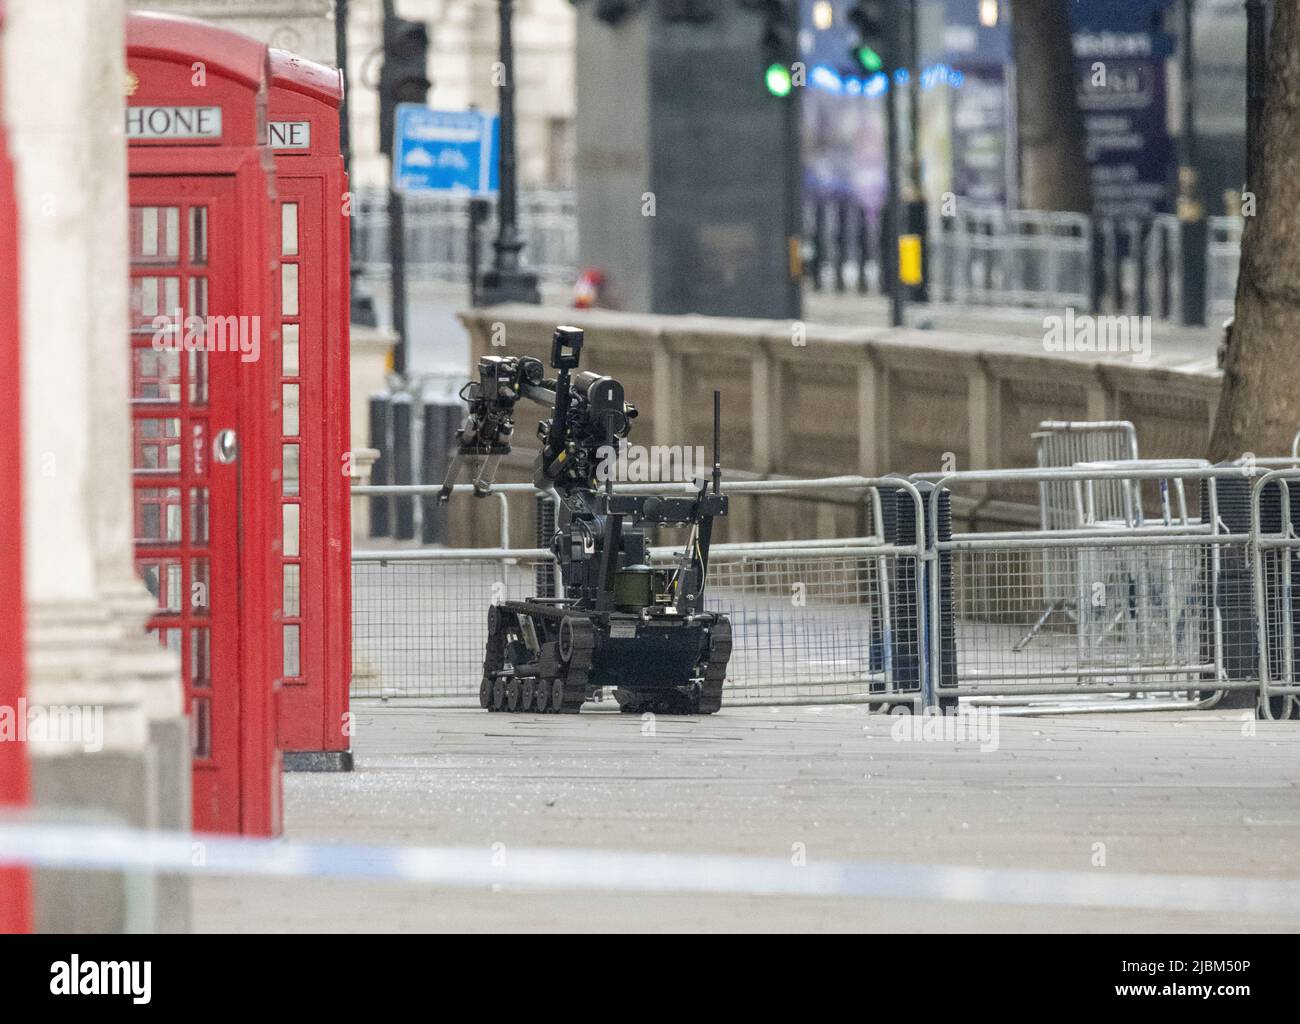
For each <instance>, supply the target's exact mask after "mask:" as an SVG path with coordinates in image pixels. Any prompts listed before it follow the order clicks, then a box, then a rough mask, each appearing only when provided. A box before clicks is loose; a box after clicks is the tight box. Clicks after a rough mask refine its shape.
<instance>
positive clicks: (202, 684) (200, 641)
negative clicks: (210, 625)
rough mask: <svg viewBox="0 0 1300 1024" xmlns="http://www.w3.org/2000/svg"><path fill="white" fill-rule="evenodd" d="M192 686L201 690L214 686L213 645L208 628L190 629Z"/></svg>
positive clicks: (196, 627) (195, 627)
mask: <svg viewBox="0 0 1300 1024" xmlns="http://www.w3.org/2000/svg"><path fill="white" fill-rule="evenodd" d="M190 685H192V686H195V687H198V688H199V689H206V688H207V687H209V686H211V685H212V645H211V637H210V636H209V634H208V629H207V627H206V626H194V627H192V628H191V629H190Z"/></svg>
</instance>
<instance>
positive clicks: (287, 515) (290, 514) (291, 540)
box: [281, 504, 298, 558]
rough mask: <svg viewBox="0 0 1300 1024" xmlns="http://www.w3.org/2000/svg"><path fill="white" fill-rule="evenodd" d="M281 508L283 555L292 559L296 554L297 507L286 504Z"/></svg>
mask: <svg viewBox="0 0 1300 1024" xmlns="http://www.w3.org/2000/svg"><path fill="white" fill-rule="evenodd" d="M281 507H282V508H283V510H284V511H283V513H282V517H283V524H284V535H283V536H284V554H285V556H286V557H289V558H293V557H296V556H297V554H298V506H297V505H295V504H288V505H283V506H281Z"/></svg>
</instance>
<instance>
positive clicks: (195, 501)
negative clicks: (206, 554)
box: [190, 487, 208, 544]
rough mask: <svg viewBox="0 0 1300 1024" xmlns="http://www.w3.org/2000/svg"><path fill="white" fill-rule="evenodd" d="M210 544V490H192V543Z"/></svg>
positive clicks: (203, 488) (193, 488)
mask: <svg viewBox="0 0 1300 1024" xmlns="http://www.w3.org/2000/svg"><path fill="white" fill-rule="evenodd" d="M207 542H208V489H207V488H206V487H191V488H190V543H191V544H206V543H207Z"/></svg>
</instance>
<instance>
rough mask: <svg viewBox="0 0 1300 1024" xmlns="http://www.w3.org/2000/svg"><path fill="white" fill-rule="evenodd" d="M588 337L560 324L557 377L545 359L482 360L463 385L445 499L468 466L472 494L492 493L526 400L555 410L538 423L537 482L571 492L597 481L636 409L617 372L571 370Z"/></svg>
mask: <svg viewBox="0 0 1300 1024" xmlns="http://www.w3.org/2000/svg"><path fill="white" fill-rule="evenodd" d="M582 337H583V335H582V331H581V329H579V328H577V327H557V328H556V329H555V335H554V337H553V338H552V341H551V366H552V367H553V368H554V369H555V370H556V371H558V372H557V376H556V378H555V379H554V380H548V379H547V378H546V376H545V369H544V368H543V366H542V362H541V360H540V359H533V358H531V357H529V356H484V357H483V358H482V359H480V360H479V365H478V369H479V379H478V380H477V381H470V382H469V383H468V384H466V385H465V387H464V388H463V389H462V390H461V398H462V399H463V400H464V401H465V402H466V404H467V405H468V406H469V413H468V415H467V416H466V417H465V422H464V424H463V425H462V427H461V428H460V430H458V431H457V432H456V440H457V451H456V455H455V457H454V458H453V459H452V461H451V464H450V466H448V468H447V476H446V478H445V479H444V481H443V485H442V491H441V492H440V494H439V499H440V500H441V501H446V500H447V499H448V498H449V497H450V495H451V491H452V487H453V486H455V483H456V480H457V478H458V477H459V476H460V474H461V470H462V467H463V466H466V465H468V466H469V467H470V470H471V472H470V477H471V479H472V480H473V483H474V493H475V494H476V495H478V496H480V497H482V496H484V495H486V494H488V493H490V492H491V489H492V481H493V479H495V477H496V471H497V465H498V464H499V463H500V461H501V457H502V456H503V455H508V454H510V440H511V438H512V437H513V435H514V430H515V405H516V403H518V402H519V400H520V399H522V398H526V399H528V400H529V401H532V402H536V403H537V404H539V405H543V406H548V407H549V408H550V409H551V416H550V419H549V420H543V421H542V422H541V423H540V424H539V425H538V437H539V438H540V440H541V442H542V450H541V453H540V454H539V456H538V464H537V472H536V474H535V481H536V482H537V484H538V486H539V487H551V486H553V487H555V488H556V489H557V490H560V491H562V492H568V491H569V490H573V489H577V488H584V487H590V486H591V485H592V484H593V482H594V481H593V479H592V478H593V473H594V469H595V460H596V458H597V457H598V454H597V453H598V451H599V448H600V447H601V446H602V445H605V444H608V443H612V441H613V440H614V439H616V438H619V437H626V436H627V433H628V431H629V429H630V421H631V420H632V419H633V418H634V417H635V416H636V409H635V408H634V407H633V406H631V405H629V404H628V403H626V402H625V401H624V400H623V386H622V385H621V384H619V382H618V381H616V380H614V379H613V378H612V377H602V376H599V375H598V374H594V373H579V374H576V375H574V374H573V373H572V371H574V370H577V368H578V363H579V359H580V357H581V353H582Z"/></svg>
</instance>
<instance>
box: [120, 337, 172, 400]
mask: <svg viewBox="0 0 1300 1024" xmlns="http://www.w3.org/2000/svg"><path fill="white" fill-rule="evenodd" d="M131 358H132V366H131V381H132V385H133V389H132V392H131V397H132V399H134V400H135V401H137V402H179V401H180V400H181V354H180V353H179V352H176V351H174V350H171V349H163V350H161V351H158V350H155V349H153V348H137V349H135V350H134V351H133V352H132V353H131Z"/></svg>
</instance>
